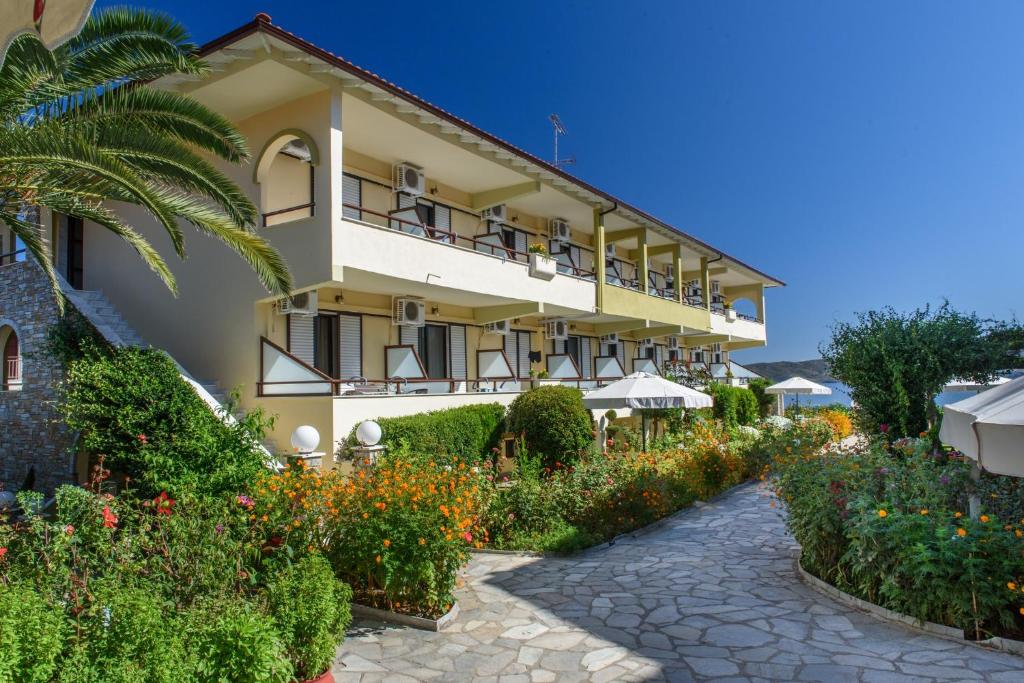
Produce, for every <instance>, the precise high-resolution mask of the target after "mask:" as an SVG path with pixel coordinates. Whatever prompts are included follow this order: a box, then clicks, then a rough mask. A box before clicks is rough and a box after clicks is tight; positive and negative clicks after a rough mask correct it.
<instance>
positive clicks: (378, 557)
mask: <svg viewBox="0 0 1024 683" xmlns="http://www.w3.org/2000/svg"><path fill="white" fill-rule="evenodd" d="M377 564H380V555H378V556H377Z"/></svg>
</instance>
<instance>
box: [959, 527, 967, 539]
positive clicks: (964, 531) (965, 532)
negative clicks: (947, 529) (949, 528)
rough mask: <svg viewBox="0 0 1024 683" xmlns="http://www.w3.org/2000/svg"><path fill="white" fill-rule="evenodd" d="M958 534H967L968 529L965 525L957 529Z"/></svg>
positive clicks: (961, 535)
mask: <svg viewBox="0 0 1024 683" xmlns="http://www.w3.org/2000/svg"><path fill="white" fill-rule="evenodd" d="M956 535H957V536H960V537H963V536H966V535H967V529H964V528H963V527H960V528H959V529H957V530H956Z"/></svg>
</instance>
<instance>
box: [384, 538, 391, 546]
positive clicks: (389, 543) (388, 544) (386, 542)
mask: <svg viewBox="0 0 1024 683" xmlns="http://www.w3.org/2000/svg"><path fill="white" fill-rule="evenodd" d="M384 547H385V548H390V547H391V541H389V540H388V539H386V538H385V539H384Z"/></svg>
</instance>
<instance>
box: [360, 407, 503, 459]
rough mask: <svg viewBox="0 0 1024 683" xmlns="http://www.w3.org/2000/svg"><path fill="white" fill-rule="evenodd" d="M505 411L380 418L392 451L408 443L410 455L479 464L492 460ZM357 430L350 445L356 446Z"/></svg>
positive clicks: (461, 409) (448, 411)
mask: <svg viewBox="0 0 1024 683" xmlns="http://www.w3.org/2000/svg"><path fill="white" fill-rule="evenodd" d="M504 419H505V408H504V406H502V405H501V404H499V403H484V404H478V405H469V406H460V407H458V408H447V409H445V410H434V411H431V412H428V413H417V414H416V415H405V416H402V417H382V418H377V420H376V422H377V423H378V424H380V427H381V431H382V433H383V436H382V437H381V444H382V445H384V446H387V448H388V450H389V451H396V450H399V449H401V447H402V444H403V443H405V444H406V445H407V446H408V447H409V449H410V451H411V452H413V453H415V454H417V455H422V456H426V457H428V458H431V459H434V460H437V461H439V462H445V463H446V464H450V463H451V462H455V461H457V460H464V461H471V462H476V461H479V460H481V459H482V458H484V457H485V456H487V457H489V456H490V452H491V449H492V448H494V447H495V446H497V444H498V440H499V439H500V438H501V432H502V427H503V423H504ZM355 433H356V428H355V427H353V428H352V431H351V432H350V433H349V436H348V439H347V441H346V443H347V444H355V443H356V437H355Z"/></svg>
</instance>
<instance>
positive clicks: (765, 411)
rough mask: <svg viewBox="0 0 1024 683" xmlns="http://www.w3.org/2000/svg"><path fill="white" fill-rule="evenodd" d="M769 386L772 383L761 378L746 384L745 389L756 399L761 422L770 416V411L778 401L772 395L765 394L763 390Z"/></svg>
mask: <svg viewBox="0 0 1024 683" xmlns="http://www.w3.org/2000/svg"><path fill="white" fill-rule="evenodd" d="M771 385H772V381H771V380H768V379H765V378H763V377H758V378H757V379H752V380H750V381H749V382H747V388H748V389H750V391H752V392H753V393H754V398H756V399H757V413H758V415H759V416H760V417H761V419H762V420H763V419H764V418H766V417H768V416H769V415H771V414H772V410H773V409H774V408H775V404H776V402H777V401H778V399H777V397H776V396H775V395H774V394H767V393H765V389H767V388H768V387H770V386H771Z"/></svg>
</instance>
